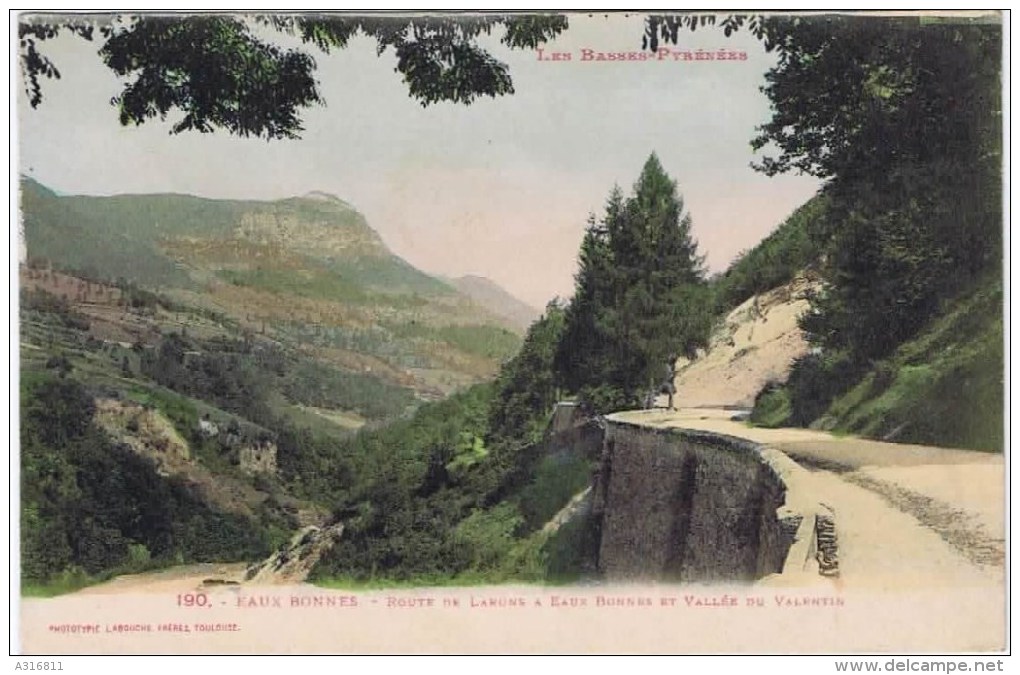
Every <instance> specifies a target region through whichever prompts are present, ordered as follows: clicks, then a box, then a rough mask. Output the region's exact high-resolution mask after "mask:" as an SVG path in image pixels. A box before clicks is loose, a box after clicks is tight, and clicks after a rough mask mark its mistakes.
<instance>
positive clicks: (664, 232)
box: [556, 154, 711, 412]
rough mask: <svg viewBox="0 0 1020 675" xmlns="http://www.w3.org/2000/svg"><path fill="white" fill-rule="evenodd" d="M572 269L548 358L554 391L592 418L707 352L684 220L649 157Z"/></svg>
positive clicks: (698, 266) (699, 277)
mask: <svg viewBox="0 0 1020 675" xmlns="http://www.w3.org/2000/svg"><path fill="white" fill-rule="evenodd" d="M579 263H580V266H579V267H580V268H579V271H578V274H577V277H576V290H575V295H574V300H573V301H572V302H571V305H570V307H569V308H568V309H567V314H566V325H565V327H564V333H563V338H562V340H561V342H560V345H559V348H558V351H557V360H556V364H557V370H558V373H559V375H560V378H561V381H562V383H563V385H564V386H565V387H566V388H567V389H569V390H571V391H575V392H577V393H578V395H579V396H580V397H581V399H582V400H583V401H584V402H586V403H587V404H589V405H590V407H592V408H593V409H595V410H596V411H599V412H605V411H607V410H612V409H618V408H621V407H628V406H634V405H637V404H639V403H640V401H641V399H642V398H643V394H645V393H647V391H648V389H649V388H655V387H657V386H658V385H659V384H661V383H663V382H664V380H665V379H666V377H667V374H668V373H669V372H670V370H671V364H672V362H673V361H675V359H676V358H677V357H678V356H681V355H684V356H690V355H692V354H693V353H694V352H695V351H696V350H697V348H698V347H700V346H703V345H705V344H706V343H707V340H708V334H709V329H710V325H711V318H710V316H711V315H710V302H709V294H708V291H707V288H706V284H705V280H704V264H703V259H702V257H701V256H700V255H699V254H698V251H697V243H696V242H695V241H694V238H693V236H692V235H691V217H690V214H688V213H686V212H685V211H684V204H683V199H682V198H681V197H680V195H679V193H678V191H677V186H676V182H675V181H674V180H673V179H672V178H670V177H669V176H668V175H667V174H666V172H665V171H664V170H663V168H662V164H661V163H660V162H659V159H658V157H657V156H656V155H654V154H653V155H651V156H650V157H649V158H648V161H647V162H646V163H645V166H644V169H643V170H642V172H641V176H640V177H639V178H638V181H637V183H636V184H635V186H634V191H633V195H632V196H631V197H630V198H629V199H627V200H626V201H624V200H623V196H622V194H621V192H620V190H619V189H618V188H614V190H613V192H612V193H611V194H610V197H609V200H608V202H607V205H606V214H605V217H604V218H603V220H602V222H601V223H595V222H594V220H593V221H592V222H591V223H590V224H589V228H588V231H587V233H586V234H585V238H584V241H583V242H582V246H581V253H580V256H579Z"/></svg>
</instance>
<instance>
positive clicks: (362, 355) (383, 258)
mask: <svg viewBox="0 0 1020 675" xmlns="http://www.w3.org/2000/svg"><path fill="white" fill-rule="evenodd" d="M22 212H23V218H24V225H25V236H26V243H27V250H28V256H29V262H30V264H31V265H33V266H34V267H35V268H37V269H49V268H50V267H52V268H53V269H55V270H64V271H68V272H71V273H73V274H75V275H77V276H79V277H82V278H84V279H87V280H92V281H106V282H113V281H118V283H119V285H121V286H122V287H125V288H126V287H128V286H130V287H132V288H141V289H148V290H157V291H158V292H159V293H160V294H161V295H163V296H164V297H165V298H166V299H167V300H169V301H170V302H171V303H177V304H179V305H182V306H187V307H195V308H202V309H205V310H208V311H212V312H216V313H220V314H223V315H224V316H226V317H228V318H230V319H231V320H233V321H234V322H235V323H236V325H237V327H238V328H239V329H241V330H248V331H253V332H257V333H260V334H263V335H266V336H269V337H272V338H274V339H276V340H279V341H282V342H284V343H287V344H289V345H291V346H295V347H300V346H303V347H305V348H307V349H317V350H322V349H326V350H342V351H343V353H335V352H334V353H332V354H331V358H332V359H333V361H334V365H337V366H340V367H341V368H345V369H351V370H355V371H357V372H367V371H366V369H369V370H370V371H371V372H372V377H382V378H383V379H385V380H387V381H388V382H390V383H394V384H398V385H400V386H405V387H409V388H411V389H413V390H414V391H416V392H418V393H420V394H423V395H425V396H428V397H436V396H439V395H443V394H447V393H449V392H451V391H453V390H455V389H457V388H459V387H461V386H465V385H468V384H471V383H475V382H479V381H482V380H483V379H486V378H488V377H491V376H492V375H493V374H494V373H495V371H496V368H497V366H498V365H499V363H500V362H501V361H503V360H504V359H506V358H508V357H509V356H510V355H511V354H513V352H514V351H515V350H516V348H517V346H518V345H519V344H520V339H519V332H520V330H521V327H520V326H519V325H517V324H515V322H513V321H511V320H509V319H507V318H505V317H503V316H501V315H500V313H499V311H498V308H497V309H496V310H490V309H489V308H488V307H487V305H486V303H485V302H484V301H483V300H479V299H473V298H471V297H469V296H468V295H467V294H464V293H461V292H459V291H458V290H456V289H455V288H453V287H452V286H451V285H449V284H447V283H446V282H444V281H441V280H439V279H436V278H434V277H431V276H429V275H427V274H425V273H423V272H421V271H420V270H418V269H416V268H415V267H414V266H412V265H410V264H409V263H407V262H406V261H405V260H403V259H401V258H400V257H398V256H396V255H394V254H393V253H392V252H391V251H390V250H389V249H388V248H387V247H386V245H385V244H384V243H383V241H382V239H381V238H380V237H379V235H378V234H377V233H376V232H375V231H374V230H373V229H372V228H371V227H370V226H369V225H368V223H367V222H366V220H365V218H364V216H362V215H361V214H360V213H359V212H358V211H357V210H355V209H354V208H353V207H352V206H351V205H350V204H348V203H346V202H344V201H343V200H341V199H338V198H337V197H333V196H331V195H326V194H323V193H318V192H316V193H310V194H308V195H306V196H303V197H292V198H288V199H281V200H276V201H251V200H248V201H241V200H216V199H203V198H199V197H192V196H188V195H178V194H153V195H119V196H113V197H87V196H61V195H57V194H56V193H54V192H53V191H51V190H49V189H48V188H46V187H45V186H43V185H41V184H39V183H38V182H36V181H34V180H31V179H23V180H22ZM379 361H381V362H382V363H379ZM411 370H414V372H410V371H411Z"/></svg>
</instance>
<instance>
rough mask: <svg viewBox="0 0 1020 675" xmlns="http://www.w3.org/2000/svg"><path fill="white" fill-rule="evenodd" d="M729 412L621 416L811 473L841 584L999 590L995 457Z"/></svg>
mask: <svg viewBox="0 0 1020 675" xmlns="http://www.w3.org/2000/svg"><path fill="white" fill-rule="evenodd" d="M732 415H733V411H729V410H720V409H696V408H690V409H686V410H681V411H679V412H669V411H664V410H656V411H648V412H635V413H624V414H623V415H621V417H624V418H625V419H629V420H630V421H634V422H640V423H642V424H645V425H648V426H653V427H681V428H690V429H700V430H703V431H712V432H716V433H722V434H728V435H731V436H738V437H741V438H746V439H749V440H752V441H755V442H758V443H762V444H765V445H769V446H771V447H774V448H776V449H778V450H781V451H783V452H785V453H786V454H787V455H789V456H790V457H791V458H793V459H794V460H795V461H797V462H798V463H799V464H801V465H802V466H804V467H806V468H808V469H809V470H811V471H812V472H813V476H812V480H813V482H814V484H815V485H814V489H815V490H817V492H818V495H819V499H820V500H821V501H824V502H825V503H827V504H829V505H830V506H832V507H833V509H835V511H836V513H837V521H838V527H839V530H840V544H841V546H840V548H841V555H840V564H841V567H842V569H843V571H844V574H843V576H844V579H845V583H848V584H866V585H869V586H874V585H875V584H879V585H884V584H887V583H889V584H895V585H899V586H902V585H921V586H924V587H931V586H933V585H934V586H941V585H959V584H978V585H985V584H987V583H993V584H1001V583H1002V582H1003V575H1004V569H1003V564H1004V558H1005V512H1006V509H1005V467H1004V462H1003V457H1002V456H1001V455H994V454H989V453H982V452H974V451H969V450H954V449H948V448H936V447H928V446H919V445H899V444H896V443H882V442H879V441H871V440H867V439H861V438H854V437H837V436H833V435H832V434H828V433H825V432H821V431H813V430H808V429H761V428H756V427H750V426H748V425H747V424H745V423H743V422H735V421H732V420H731V419H730V417H731V416H732Z"/></svg>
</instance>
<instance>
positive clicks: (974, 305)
mask: <svg viewBox="0 0 1020 675" xmlns="http://www.w3.org/2000/svg"><path fill="white" fill-rule="evenodd" d="M1003 372H1004V371H1003V323H1002V282H1001V281H999V280H992V281H988V282H985V283H982V284H979V285H978V287H977V288H975V289H974V290H972V291H970V292H967V293H965V294H963V295H962V296H961V297H960V298H958V299H956V300H955V301H953V302H952V303H950V304H949V305H948V306H947V308H946V311H945V312H944V313H943V314H942V315H941V316H939V317H938V318H936V319H935V320H934V321H933V322H932V323H931V325H930V326H928V328H926V329H925V330H924V331H922V332H921V334H920V335H918V336H917V337H916V338H914V339H913V340H910V341H908V342H906V343H904V344H902V345H901V346H900V347H899V349H897V350H896V353H895V354H893V356H892V357H890V358H888V359H885V360H883V361H880V362H879V363H877V364H875V366H874V367H873V368H872V369H871V370H870V372H868V374H867V375H865V376H864V377H863V378H862V379H861V380H860V381H859V382H858V383H857V384H856V386H854V387H853V388H852V389H850V391H848V392H847V393H846V394H844V395H842V396H840V397H839V398H837V399H836V400H835V401H834V402H833V403H832V405H831V406H829V409H828V411H826V413H825V415H824V416H823V417H822V418H821V419H819V421H818V423H817V424H818V425H819V426H823V427H826V428H832V429H835V430H838V431H846V432H851V433H855V434H861V435H864V436H869V437H873V438H886V439H889V440H895V441H898V442H902V443H924V444H931V445H945V446H950V447H959V448H971V449H974V450H989V451H995V452H1002V450H1003V448H1004V437H1003V417H1002V402H1003V392H1004V390H1003Z"/></svg>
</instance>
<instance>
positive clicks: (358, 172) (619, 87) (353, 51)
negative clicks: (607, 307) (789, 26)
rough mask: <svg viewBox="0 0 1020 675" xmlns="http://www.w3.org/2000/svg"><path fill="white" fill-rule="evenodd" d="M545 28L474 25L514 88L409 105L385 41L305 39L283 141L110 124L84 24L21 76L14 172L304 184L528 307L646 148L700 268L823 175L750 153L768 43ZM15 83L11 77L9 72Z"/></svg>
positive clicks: (550, 293) (559, 291) (113, 188)
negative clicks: (310, 63)
mask: <svg viewBox="0 0 1020 675" xmlns="http://www.w3.org/2000/svg"><path fill="white" fill-rule="evenodd" d="M569 21H570V27H569V29H568V30H567V31H565V32H564V33H562V34H561V35H560V36H559V37H558V38H556V39H555V40H554V41H552V42H550V43H549V44H548V45H546V46H545V47H544V49H545V52H543V54H544V55H546V54H548V53H551V52H562V53H569V54H571V56H572V58H571V60H570V61H553V60H543V59H540V58H539V55H538V53H537V52H536V51H533V50H509V49H507V48H505V47H503V46H501V45H499V44H498V40H497V38H498V36H497V38H493V39H488V40H483V41H482V42H483V44H485V45H487V46H489V45H491V53H492V54H493V55H494V56H495V57H496V58H498V59H500V60H502V61H504V62H506V63H507V64H508V65H509V67H510V73H511V76H512V78H513V81H514V87H515V90H516V93H514V94H512V95H508V96H502V97H498V98H495V99H490V98H484V99H479V100H476V102H475V103H473V104H472V105H470V106H464V105H460V104H453V103H441V104H434V105H432V106H429V107H427V108H423V107H422V106H421V104H420V103H418V102H416V101H414V100H413V99H411V98H410V97H409V96H408V93H407V88H406V85H405V84H404V83H403V82H402V81H401V77H400V75H399V74H398V73H396V72H394V68H395V65H396V57H395V56H394V54H393V53H392V51H390V52H387V53H384V54H383V55H382V56H377V55H376V53H375V42H374V41H372V40H368V39H365V38H356V39H354V40H352V42H351V43H350V45H349V46H348V47H347V48H346V49H344V50H340V51H335V52H333V53H332V54H329V55H326V54H321V53H318V52H315V53H314V56H315V59H316V62H317V64H318V69H317V75H316V76H317V79H318V80H319V88H320V93H321V94H322V96H323V97H324V99H325V105H324V106H319V107H315V108H311V109H306V110H305V111H304V112H303V114H302V117H303V120H304V126H305V131H304V132H303V134H302V137H301V138H300V139H299V140H278V141H266V140H264V139H241V138H237V137H233V136H230V135H228V134H227V133H225V132H223V131H218V132H216V133H213V134H199V133H193V132H189V133H185V134H180V135H170V134H169V128H170V124H169V123H163V122H159V121H152V122H148V123H146V124H143V125H141V126H139V127H122V126H120V124H119V122H118V120H117V113H116V110H115V109H114V108H113V107H112V106H111V105H110V99H111V98H112V97H113V96H115V95H116V94H117V93H118V91H119V89H120V87H122V86H123V81H121V80H119V79H118V78H117V77H116V76H115V75H113V74H112V73H111V72H110V71H109V70H108V69H106V68H105V67H104V66H103V65H102V63H101V61H100V60H99V58H98V57H97V56H96V50H97V49H98V47H99V44H98V43H89V42H86V41H83V40H80V39H77V38H74V37H70V36H68V37H61V38H59V39H57V40H53V41H47V42H46V43H44V45H43V46H44V47H45V49H46V53H47V54H48V55H49V56H50V58H51V59H52V60H53V61H54V62H55V63H56V65H57V67H58V68H59V69H60V70H61V73H62V78H61V79H60V80H47V81H44V82H43V95H44V100H43V103H42V105H41V106H40V107H39V108H37V109H32V108H30V107H29V105H28V103H27V97H26V96H25V95H24V92H23V91H19V101H18V135H19V166H20V171H21V173H22V174H25V175H28V176H31V177H33V178H35V179H36V180H38V181H40V182H41V183H43V184H44V185H47V186H49V187H50V188H53V189H55V190H57V191H58V192H62V193H65V194H92V195H109V194H123V193H153V192H177V193H187V194H194V195H199V196H204V197H211V198H237V199H267V200H269V199H279V198H283V197H289V196H294V195H302V194H305V193H308V192H311V191H313V190H319V191H324V192H328V193H331V194H334V195H336V196H338V197H340V198H342V199H344V200H345V201H347V202H350V203H351V204H353V205H354V206H355V207H356V208H357V209H358V210H359V211H361V212H362V213H363V214H364V215H365V216H366V218H367V219H368V222H369V224H370V225H371V226H372V227H373V228H374V229H375V230H377V231H378V232H379V233H380V235H381V236H382V238H383V240H384V241H385V242H386V243H387V245H388V246H389V247H390V248H391V249H392V250H393V251H394V252H395V253H397V254H398V255H400V256H402V257H403V258H405V259H406V260H408V261H409V262H411V263H412V264H414V265H415V266H417V267H419V268H420V269H422V270H424V271H426V272H429V273H432V274H439V275H444V276H449V277H455V276H460V275H464V274H476V275H481V276H486V277H489V278H490V279H493V280H494V281H496V282H497V283H499V284H500V285H501V286H503V287H504V288H506V289H507V290H509V291H510V292H512V293H513V294H515V295H517V296H518V297H519V298H521V299H523V300H525V301H526V302H528V303H530V304H532V305H533V306H535V307H542V306H544V305H545V304H546V302H548V301H549V300H551V299H552V298H553V297H555V296H560V297H564V298H565V297H569V296H570V295H571V293H572V290H573V275H574V272H575V271H576V264H577V263H576V257H577V251H578V248H579V246H580V241H581V238H582V236H583V234H584V229H585V226H586V223H587V219H588V215H589V214H590V213H596V214H599V213H601V212H602V210H603V206H604V203H605V200H606V197H607V196H608V194H609V192H610V190H611V189H612V187H613V186H614V185H615V184H618V185H620V186H621V187H622V188H623V189H624V191H625V192H629V191H630V189H631V187H632V186H633V183H634V181H635V180H636V178H637V176H638V174H639V173H640V170H641V167H642V165H643V164H644V162H645V160H646V159H647V158H648V156H649V154H650V153H652V152H655V153H657V154H658V155H659V158H660V160H661V161H662V164H663V166H664V168H665V169H666V171H667V172H668V173H669V174H670V175H671V176H672V177H673V178H675V179H676V180H677V183H678V189H679V192H680V194H681V196H682V197H683V199H684V203H685V205H686V208H687V209H688V211H689V212H690V214H691V216H692V219H693V223H694V225H693V233H694V236H695V238H696V239H697V240H698V242H699V248H700V251H701V252H702V253H703V254H705V255H706V256H707V263H708V266H709V268H710V270H711V271H713V272H715V271H721V270H723V269H725V267H726V266H727V265H728V264H729V262H730V261H731V260H732V259H733V258H734V257H735V256H736V255H737V254H738V253H739V252H740V251H741V250H743V249H747V248H751V247H753V246H754V245H755V244H756V243H757V242H758V241H759V240H760V239H761V238H762V237H764V236H765V235H767V234H768V233H769V232H770V231H771V230H772V229H774V228H775V227H776V226H777V225H778V224H779V223H781V222H782V221H783V219H785V218H786V217H787V216H788V215H789V214H790V213H792V212H793V211H794V210H795V209H796V208H797V207H798V206H799V205H800V204H802V203H803V202H805V201H806V200H807V199H809V198H810V197H811V195H813V194H814V193H815V191H816V190H817V189H818V187H819V182H818V181H817V179H814V178H811V177H808V176H796V175H789V176H780V177H773V178H769V177H766V176H764V175H761V174H759V173H757V172H755V171H754V170H753V169H752V168H751V167H750V163H751V162H752V161H754V160H756V159H758V160H760V159H761V156H760V155H757V156H756V155H755V154H754V153H753V152H752V150H751V147H750V141H751V139H752V138H753V137H754V135H755V127H756V126H758V125H760V124H763V123H764V122H766V121H768V119H769V116H770V108H769V102H768V99H767V98H766V97H765V95H764V94H763V93H761V91H760V90H759V88H760V86H761V85H762V84H764V73H765V71H766V70H767V69H768V68H769V67H770V66H771V65H772V64H773V59H774V56H772V55H768V54H766V53H765V52H764V49H763V48H762V47H761V45H760V44H759V43H758V42H757V41H756V40H755V39H754V38H753V37H751V36H750V35H748V34H746V33H738V34H736V35H734V36H731V37H729V38H726V37H724V36H723V34H722V31H721V30H719V29H699V30H698V31H696V32H693V33H690V32H687V33H682V34H681V42H680V45H678V46H675V47H674V46H672V45H669V47H670V48H671V49H688V50H697V49H699V48H702V49H710V50H712V51H718V50H719V49H728V50H733V51H737V52H746V53H747V59H746V60H727V61H692V62H684V61H674V60H672V58H671V57H667V58H666V59H664V60H662V61H658V60H652V61H646V62H641V61H630V62H608V61H596V60H583V59H582V56H583V54H584V53H585V52H584V51H583V50H591V51H592V52H618V51H639V50H640V47H641V35H642V29H643V18H642V17H641V16H639V15H622V14H617V15H609V16H607V15H603V14H596V15H587V14H574V15H571V16H570V18H569ZM19 90H20V88H19Z"/></svg>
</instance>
